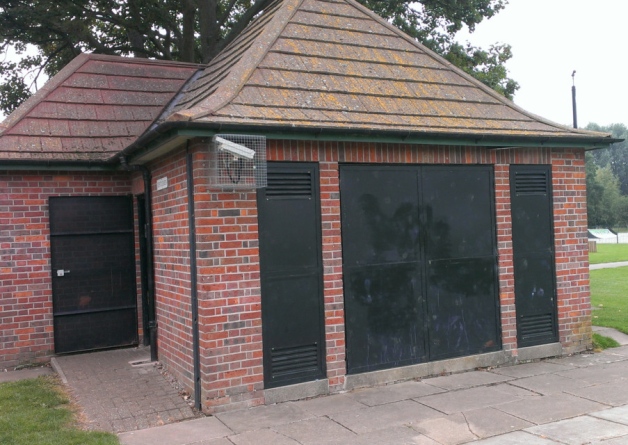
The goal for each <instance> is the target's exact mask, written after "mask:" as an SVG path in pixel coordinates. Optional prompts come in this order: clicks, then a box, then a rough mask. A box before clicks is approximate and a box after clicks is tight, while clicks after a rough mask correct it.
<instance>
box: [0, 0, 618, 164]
mask: <svg viewBox="0 0 628 445" xmlns="http://www.w3.org/2000/svg"><path fill="white" fill-rule="evenodd" d="M177 128H180V129H182V128H185V129H186V131H187V133H186V134H187V136H186V137H189V135H190V134H194V130H195V129H197V130H198V131H199V134H201V133H202V131H207V130H208V129H209V130H210V131H223V130H228V131H230V132H238V131H239V132H243V131H245V132H247V133H259V134H264V133H266V134H269V133H270V134H275V135H277V134H287V135H290V136H295V134H297V135H296V136H295V137H321V135H324V134H325V133H328V134H329V135H332V136H331V137H340V138H344V139H350V138H351V137H356V138H357V137H361V138H363V137H365V135H366V138H367V139H368V138H371V140H378V139H379V140H382V139H385V138H388V137H390V139H392V140H400V141H402V140H405V141H414V142H426V141H429V142H435V141H436V142H437V143H451V144H453V143H461V144H464V143H474V144H476V145H482V144H486V145H492V146H497V145H499V144H502V145H501V146H508V145H510V146H516V144H524V145H530V144H539V145H543V144H548V145H550V146H581V147H599V146H604V145H606V144H609V143H612V142H615V140H614V139H611V137H610V135H608V134H604V133H595V132H590V131H584V130H576V129H572V128H569V127H566V126H562V125H558V124H556V123H553V122H550V121H548V120H546V119H543V118H541V117H539V116H536V115H533V114H531V113H528V112H526V111H525V110H523V109H521V108H519V107H518V106H516V105H515V104H514V103H512V102H511V101H509V100H507V99H506V98H504V97H503V96H501V95H499V94H498V93H496V92H495V91H493V90H492V89H490V88H488V87H487V86H485V85H484V84H482V83H481V82H479V81H477V80H475V79H474V78H472V77H471V76H469V75H467V74H466V73H464V72H463V71H461V70H460V69H458V68H456V67H454V66H453V65H451V64H450V63H449V62H448V61H446V60H445V59H443V58H442V57H440V56H438V55H436V54H435V53H433V52H432V51H430V50H429V49H427V48H426V47H424V46H422V45H421V44H419V43H417V42H416V41H414V40H413V39H411V38H410V37H408V36H407V35H405V34H404V33H402V32H401V31H400V30H398V29H397V28H395V27H394V26H392V25H390V24H389V23H388V22H386V21H385V20H383V19H382V18H380V17H378V16H377V15H375V14H374V13H372V12H371V11H369V10H368V9H366V8H364V7H363V6H361V5H360V4H358V3H357V2H355V1H353V0H276V1H274V2H273V3H271V4H270V5H269V6H268V8H266V10H265V11H264V12H263V13H262V14H260V16H258V17H257V18H256V19H255V20H254V21H253V22H252V23H251V24H250V25H249V26H248V27H247V28H246V29H245V30H244V31H243V32H242V33H241V34H240V35H239V36H238V37H237V38H236V39H235V40H234V41H233V42H232V43H231V44H230V45H229V46H228V47H227V48H225V50H223V51H222V52H221V53H220V54H219V55H218V56H217V57H216V58H215V59H214V60H212V62H211V63H210V64H209V65H207V66H202V67H201V66H199V65H194V64H184V63H178V62H171V61H150V60H146V59H133V58H123V57H112V56H99V55H87V54H84V55H81V56H79V57H77V58H76V59H75V60H74V61H73V62H71V63H70V64H69V65H68V66H67V67H66V68H64V69H63V70H62V71H61V72H60V73H59V74H57V75H56V76H55V77H54V78H53V79H51V80H50V81H49V82H48V83H47V84H46V85H45V86H44V88H42V89H41V90H40V91H39V92H37V93H36V94H35V95H34V96H33V97H31V98H30V99H29V100H28V101H27V102H25V103H24V104H23V105H22V106H21V107H20V108H18V110H16V111H15V112H14V113H13V114H11V116H9V117H8V118H7V119H6V120H5V121H4V122H3V123H2V124H0V160H4V161H9V162H12V163H16V162H17V163H21V162H24V163H29V162H33V161H35V162H38V161H71V162H92V161H93V162H102V161H112V160H115V158H116V157H118V156H121V155H128V154H132V153H133V152H134V151H135V150H137V149H145V148H146V146H147V145H148V146H150V145H151V144H153V145H155V144H158V143H159V142H158V141H157V142H156V140H157V138H158V137H161V135H162V133H164V132H169V131H175V132H176V131H177ZM299 133H301V135H300V136H299V135H298V134H299ZM203 134H204V133H203ZM304 135H309V136H304ZM312 135H314V136H312ZM177 140H178V139H176V138H175V139H174V142H173V140H171V141H170V145H168V147H174V146H175V145H176V141H177ZM439 141H440V142H439ZM163 147H165V148H167V147H166V146H165V145H164V146H163ZM167 149H169V148H167Z"/></svg>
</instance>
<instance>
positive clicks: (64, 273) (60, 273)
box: [57, 269, 70, 277]
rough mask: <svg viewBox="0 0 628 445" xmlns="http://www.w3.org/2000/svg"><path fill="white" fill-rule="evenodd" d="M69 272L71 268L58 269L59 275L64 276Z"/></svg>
mask: <svg viewBox="0 0 628 445" xmlns="http://www.w3.org/2000/svg"><path fill="white" fill-rule="evenodd" d="M69 273H70V271H69V270H63V269H57V276H58V277H64V276H65V275H66V274H69Z"/></svg>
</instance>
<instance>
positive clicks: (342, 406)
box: [293, 394, 367, 416]
mask: <svg viewBox="0 0 628 445" xmlns="http://www.w3.org/2000/svg"><path fill="white" fill-rule="evenodd" d="M293 403H294V405H296V406H297V407H299V408H301V409H303V410H305V411H307V412H309V413H310V414H312V415H314V416H325V415H328V414H334V413H341V412H343V411H353V410H356V409H362V408H366V406H367V405H364V404H362V403H360V402H358V401H356V400H355V398H354V397H352V396H351V395H350V394H334V395H331V396H324V397H317V398H315V399H309V400H300V401H298V402H293Z"/></svg>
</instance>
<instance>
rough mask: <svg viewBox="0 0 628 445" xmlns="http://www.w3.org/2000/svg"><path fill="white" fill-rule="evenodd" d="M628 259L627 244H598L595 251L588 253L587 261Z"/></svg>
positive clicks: (594, 262)
mask: <svg viewBox="0 0 628 445" xmlns="http://www.w3.org/2000/svg"><path fill="white" fill-rule="evenodd" d="M618 261H628V244H598V245H597V252H591V253H589V263H591V264H600V263H615V262H618Z"/></svg>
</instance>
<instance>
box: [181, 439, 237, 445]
mask: <svg viewBox="0 0 628 445" xmlns="http://www.w3.org/2000/svg"><path fill="white" fill-rule="evenodd" d="M191 445H233V442H231V441H230V440H228V439H210V440H203V441H201V442H197V443H194V444H191Z"/></svg>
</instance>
